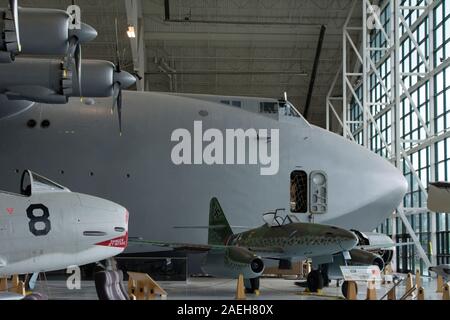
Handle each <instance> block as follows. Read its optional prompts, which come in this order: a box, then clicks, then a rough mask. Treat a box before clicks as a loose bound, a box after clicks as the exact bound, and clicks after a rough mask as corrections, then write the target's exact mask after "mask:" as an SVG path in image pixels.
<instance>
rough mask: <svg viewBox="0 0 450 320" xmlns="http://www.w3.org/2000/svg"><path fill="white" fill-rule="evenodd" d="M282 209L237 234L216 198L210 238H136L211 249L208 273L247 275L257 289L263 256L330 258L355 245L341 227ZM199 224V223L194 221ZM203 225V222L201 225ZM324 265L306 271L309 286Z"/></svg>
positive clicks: (188, 248) (314, 283) (353, 238)
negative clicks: (171, 240)
mask: <svg viewBox="0 0 450 320" xmlns="http://www.w3.org/2000/svg"><path fill="white" fill-rule="evenodd" d="M280 211H284V210H283V209H279V210H277V211H275V212H270V213H267V214H265V215H264V220H265V221H266V224H265V225H263V226H261V227H259V228H255V229H251V230H248V231H245V232H242V233H237V234H234V233H233V231H232V227H231V226H230V224H229V223H228V220H227V218H226V216H225V214H224V212H223V210H222V207H221V206H220V204H219V201H218V200H217V199H216V198H213V199H212V200H211V203H210V212H209V226H208V227H206V228H207V229H208V244H207V245H201V244H192V243H191V244H188V243H166V242H155V241H145V240H133V241H132V242H134V243H141V244H149V245H155V246H161V247H170V248H173V249H175V250H184V251H191V252H207V255H206V259H205V262H204V266H203V269H204V271H205V272H206V273H208V274H211V275H214V276H221V277H230V278H236V277H238V276H239V275H241V274H242V275H243V276H244V279H245V286H246V289H247V292H249V293H253V292H255V291H256V290H258V289H259V277H260V276H261V275H262V274H263V272H264V262H263V259H270V260H285V261H286V260H291V259H297V260H299V261H301V260H307V259H314V258H323V257H327V258H332V256H334V255H337V254H340V253H343V252H348V251H350V250H352V249H353V248H355V246H356V245H357V243H358V238H357V237H356V236H355V234H354V233H353V232H350V231H347V230H345V229H342V228H338V227H334V226H327V225H320V224H312V223H301V222H299V221H298V219H297V218H296V217H295V216H294V215H287V216H285V217H284V218H283V217H282V216H280V215H278V213H279V212H280ZM194 228H195V227H194ZM199 228H202V227H199ZM320 278H321V274H320V270H315V271H312V272H311V273H310V274H309V275H308V288H309V289H310V290H311V291H313V292H315V291H317V289H318V287H319V286H323V284H322V285H321V284H320V281H321V280H320Z"/></svg>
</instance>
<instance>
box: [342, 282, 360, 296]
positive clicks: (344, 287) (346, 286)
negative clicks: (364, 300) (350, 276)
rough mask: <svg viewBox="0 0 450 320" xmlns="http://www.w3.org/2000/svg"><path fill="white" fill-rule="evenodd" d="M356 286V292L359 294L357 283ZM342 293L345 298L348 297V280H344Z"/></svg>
mask: <svg viewBox="0 0 450 320" xmlns="http://www.w3.org/2000/svg"><path fill="white" fill-rule="evenodd" d="M355 288H356V294H358V286H357V285H356V283H355ZM341 290H342V294H343V295H344V297H345V298H347V294H348V281H344V283H343V284H342V288H341Z"/></svg>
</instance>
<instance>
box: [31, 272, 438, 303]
mask: <svg viewBox="0 0 450 320" xmlns="http://www.w3.org/2000/svg"><path fill="white" fill-rule="evenodd" d="M401 277H403V276H401ZM295 282H297V281H294V280H284V279H261V288H260V289H261V290H260V291H261V294H260V296H258V297H256V296H254V295H247V298H248V300H336V299H343V297H342V295H341V288H337V287H336V282H334V281H333V282H332V284H331V286H330V287H329V288H325V289H324V291H323V293H322V296H318V295H309V294H305V293H304V290H305V289H303V288H300V287H298V286H296V285H295ZM422 282H423V287H424V289H425V297H426V299H427V300H441V299H442V294H440V293H436V280H435V279H430V278H423V280H422ZM160 285H161V286H162V287H163V288H164V289H165V290H166V291H167V293H168V299H169V300H232V299H234V295H235V291H236V280H229V279H212V278H191V279H190V280H189V281H188V282H187V283H186V282H161V283H160ZM390 288H391V286H390V285H382V286H381V288H380V289H377V297H378V299H380V298H381V297H382V296H383V295H384V294H385V293H386V292H387V291H388V290H389V289H390ZM358 289H359V290H358V291H359V293H358V300H364V299H365V298H366V290H367V287H366V286H365V285H363V284H358ZM36 291H37V292H40V293H44V294H46V295H48V296H49V298H50V299H51V300H98V299H97V294H96V291H95V285H94V283H93V282H83V283H82V286H81V290H68V289H67V287H66V284H65V282H64V281H48V282H46V283H44V282H39V283H38V284H37V289H36ZM404 292H405V287H404V285H401V286H400V287H399V288H398V289H397V298H400V297H401V296H402V295H403V293H404Z"/></svg>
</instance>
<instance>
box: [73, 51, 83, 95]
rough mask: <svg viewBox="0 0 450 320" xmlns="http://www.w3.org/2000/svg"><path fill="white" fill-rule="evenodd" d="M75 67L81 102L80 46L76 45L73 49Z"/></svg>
mask: <svg viewBox="0 0 450 320" xmlns="http://www.w3.org/2000/svg"><path fill="white" fill-rule="evenodd" d="M74 59H75V67H76V73H77V80H78V91H79V94H80V98H81V100H83V92H82V88H81V45H80V44H79V43H78V44H77V46H76V48H75V55H74Z"/></svg>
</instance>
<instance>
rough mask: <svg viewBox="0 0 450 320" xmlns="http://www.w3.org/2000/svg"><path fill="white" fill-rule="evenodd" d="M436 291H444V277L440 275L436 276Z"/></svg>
mask: <svg viewBox="0 0 450 320" xmlns="http://www.w3.org/2000/svg"><path fill="white" fill-rule="evenodd" d="M436 292H437V293H443V292H444V278H442V276H438V277H437V286H436Z"/></svg>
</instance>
